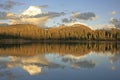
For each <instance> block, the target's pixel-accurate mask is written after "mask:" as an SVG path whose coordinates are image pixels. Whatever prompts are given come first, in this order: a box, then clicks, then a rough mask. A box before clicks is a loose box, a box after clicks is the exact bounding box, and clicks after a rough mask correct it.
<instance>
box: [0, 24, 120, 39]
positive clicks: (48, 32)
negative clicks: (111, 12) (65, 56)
mask: <svg viewBox="0 0 120 80" xmlns="http://www.w3.org/2000/svg"><path fill="white" fill-rule="evenodd" d="M0 39H27V40H83V41H84V40H88V41H91V40H103V41H106V40H120V29H115V28H114V29H111V30H91V29H90V28H88V27H87V26H84V25H78V24H76V25H73V26H60V27H54V28H48V29H45V28H38V27H37V26H35V25H31V24H17V25H9V26H0Z"/></svg>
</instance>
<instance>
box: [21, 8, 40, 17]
mask: <svg viewBox="0 0 120 80" xmlns="http://www.w3.org/2000/svg"><path fill="white" fill-rule="evenodd" d="M38 14H42V11H41V9H40V7H39V6H30V7H29V8H28V9H27V10H25V11H23V13H22V15H26V16H35V15H38Z"/></svg>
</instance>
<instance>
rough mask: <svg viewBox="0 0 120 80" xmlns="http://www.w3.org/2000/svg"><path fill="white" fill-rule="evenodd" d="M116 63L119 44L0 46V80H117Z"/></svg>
mask: <svg viewBox="0 0 120 80" xmlns="http://www.w3.org/2000/svg"><path fill="white" fill-rule="evenodd" d="M119 62H120V44H119V43H94V44H93V43H79V44H14V45H12V44H4V45H0V80H16V79H17V80H28V79H29V80H35V79H38V78H39V79H44V80H50V78H51V80H53V79H59V78H60V75H61V76H63V77H62V78H60V79H63V80H65V79H69V80H73V79H75V78H76V80H80V79H87V77H81V76H82V75H83V74H85V73H86V74H89V73H90V74H91V76H89V77H90V78H91V79H94V78H95V77H97V78H99V77H102V79H109V80H113V79H114V80H115V79H120V77H119V74H120V71H119V70H120V67H119V66H120V64H119ZM76 70H77V71H76ZM96 71H98V73H96ZM101 71H103V72H101ZM99 72H101V73H99ZM79 74H81V75H79ZM102 74H104V75H102ZM68 75H69V77H68ZM73 75H74V76H73ZM93 75H96V76H93ZM98 75H99V76H98ZM100 75H101V76H100ZM108 75H111V76H110V77H109V78H108V77H105V76H108ZM46 76H47V77H50V78H47V77H46ZM89 77H88V79H89ZM98 80H99V79H98Z"/></svg>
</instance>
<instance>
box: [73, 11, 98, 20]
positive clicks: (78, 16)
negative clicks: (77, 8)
mask: <svg viewBox="0 0 120 80" xmlns="http://www.w3.org/2000/svg"><path fill="white" fill-rule="evenodd" d="M72 17H73V18H76V19H78V20H96V19H97V18H98V17H97V16H96V15H95V13H93V12H86V13H78V12H73V13H72Z"/></svg>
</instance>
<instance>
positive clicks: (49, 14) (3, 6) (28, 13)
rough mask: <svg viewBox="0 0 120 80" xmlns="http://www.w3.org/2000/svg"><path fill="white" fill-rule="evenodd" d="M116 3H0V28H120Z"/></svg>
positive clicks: (28, 0) (23, 0) (22, 0)
mask: <svg viewBox="0 0 120 80" xmlns="http://www.w3.org/2000/svg"><path fill="white" fill-rule="evenodd" d="M119 5H120V0H69V1H68V0H1V1H0V25H3V24H34V25H37V26H38V27H45V28H46V27H56V26H60V25H73V24H84V25H87V26H89V27H90V28H92V29H102V28H120V9H119Z"/></svg>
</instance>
